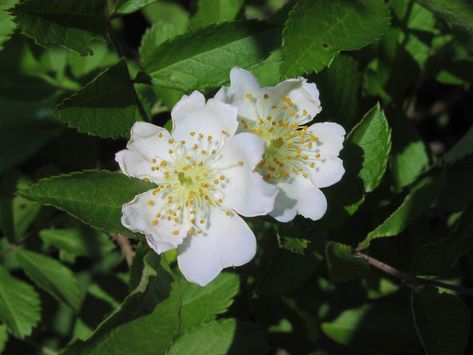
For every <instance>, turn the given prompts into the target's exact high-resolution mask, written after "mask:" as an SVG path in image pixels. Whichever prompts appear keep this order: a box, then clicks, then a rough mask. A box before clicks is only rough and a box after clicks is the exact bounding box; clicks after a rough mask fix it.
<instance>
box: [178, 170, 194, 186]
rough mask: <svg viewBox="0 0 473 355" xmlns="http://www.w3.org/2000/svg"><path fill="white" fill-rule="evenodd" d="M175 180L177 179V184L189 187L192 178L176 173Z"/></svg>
mask: <svg viewBox="0 0 473 355" xmlns="http://www.w3.org/2000/svg"><path fill="white" fill-rule="evenodd" d="M177 178H178V179H179V182H180V183H181V185H191V184H192V178H191V177H190V176H186V175H184V173H182V172H181V173H177Z"/></svg>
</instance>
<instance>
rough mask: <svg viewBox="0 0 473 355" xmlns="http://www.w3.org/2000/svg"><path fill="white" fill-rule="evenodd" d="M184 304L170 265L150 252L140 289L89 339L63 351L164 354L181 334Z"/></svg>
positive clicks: (67, 353)
mask: <svg viewBox="0 0 473 355" xmlns="http://www.w3.org/2000/svg"><path fill="white" fill-rule="evenodd" d="M180 308H181V297H180V293H179V287H178V284H177V281H176V280H175V279H174V276H173V275H172V273H171V270H170V269H169V266H168V265H167V263H166V262H165V261H164V258H161V259H160V258H159V256H158V255H156V254H155V253H154V252H150V254H148V256H147V257H146V258H145V268H144V271H143V276H142V279H141V282H140V284H139V285H138V287H137V289H136V290H135V291H133V292H132V293H131V294H130V295H129V296H128V297H127V298H126V299H125V301H123V303H122V304H121V305H120V306H119V307H118V309H117V310H116V311H115V312H114V313H112V315H111V316H110V317H108V318H107V319H106V320H105V321H104V322H103V323H102V324H101V325H100V326H99V327H98V328H97V329H96V330H95V332H94V333H93V335H92V336H91V337H90V338H89V339H87V340H86V341H75V342H73V343H72V344H71V345H69V346H68V347H67V348H66V349H65V351H64V352H63V354H64V355H71V354H77V355H79V354H81V355H82V354H89V355H93V354H97V355H99V354H138V353H139V354H157V355H159V354H164V353H165V352H166V350H167V349H168V348H169V346H170V345H171V343H172V341H173V339H174V338H175V337H176V336H177V334H178V331H179V312H180Z"/></svg>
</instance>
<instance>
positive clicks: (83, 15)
mask: <svg viewBox="0 0 473 355" xmlns="http://www.w3.org/2000/svg"><path fill="white" fill-rule="evenodd" d="M13 13H14V15H15V16H16V22H17V24H18V25H19V26H20V27H21V30H22V33H23V34H25V35H26V36H28V37H31V38H33V39H34V40H35V41H36V43H38V44H39V45H41V46H43V47H49V46H52V45H61V46H64V47H66V48H69V49H71V50H73V51H76V52H78V53H80V54H82V55H86V54H92V51H91V50H90V48H89V44H90V41H91V40H92V39H93V37H94V35H100V34H102V33H104V32H105V26H106V23H105V18H104V2H103V0H49V1H38V0H26V1H23V2H22V3H20V4H19V5H17V6H16V7H15V8H14V9H13Z"/></svg>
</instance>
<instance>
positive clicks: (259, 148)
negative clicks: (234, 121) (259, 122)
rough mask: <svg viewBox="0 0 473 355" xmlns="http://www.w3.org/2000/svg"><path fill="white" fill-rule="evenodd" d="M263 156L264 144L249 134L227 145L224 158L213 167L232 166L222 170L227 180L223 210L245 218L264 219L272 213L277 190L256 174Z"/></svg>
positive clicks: (244, 134) (242, 135)
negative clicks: (231, 211)
mask: <svg viewBox="0 0 473 355" xmlns="http://www.w3.org/2000/svg"><path fill="white" fill-rule="evenodd" d="M263 152H264V142H263V141H262V140H261V139H260V138H259V137H258V136H256V135H253V134H250V133H240V134H237V135H236V136H234V137H232V138H230V139H229V140H228V141H227V143H226V145H225V147H224V149H223V151H222V153H221V158H220V159H219V160H218V161H217V162H216V163H215V164H214V167H215V168H217V169H221V168H225V167H226V166H229V165H230V166H232V167H231V168H226V169H224V170H223V174H224V176H225V177H226V180H225V188H224V189H223V191H224V193H225V197H224V198H223V203H222V205H223V206H224V207H226V208H229V209H234V210H235V211H237V212H238V213H239V214H241V215H243V216H246V217H253V216H260V215H265V214H267V213H269V212H270V211H271V210H272V209H273V205H274V199H275V197H276V194H277V192H278V189H277V188H276V187H275V186H273V185H271V184H268V183H266V182H265V181H264V180H263V178H262V176H261V175H260V174H258V173H256V172H254V169H255V167H256V165H257V164H258V163H259V162H260V161H261V159H262V157H263ZM238 162H242V163H243V165H241V166H240V165H239V164H238Z"/></svg>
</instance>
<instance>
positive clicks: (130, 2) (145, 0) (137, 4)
mask: <svg viewBox="0 0 473 355" xmlns="http://www.w3.org/2000/svg"><path fill="white" fill-rule="evenodd" d="M154 2H156V0H121V1H119V5H118V7H117V10H116V13H117V14H119V15H127V14H131V13H133V12H136V11H138V10H141V9H142V8H144V7H146V6H148V5H150V4H152V3H154Z"/></svg>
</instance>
